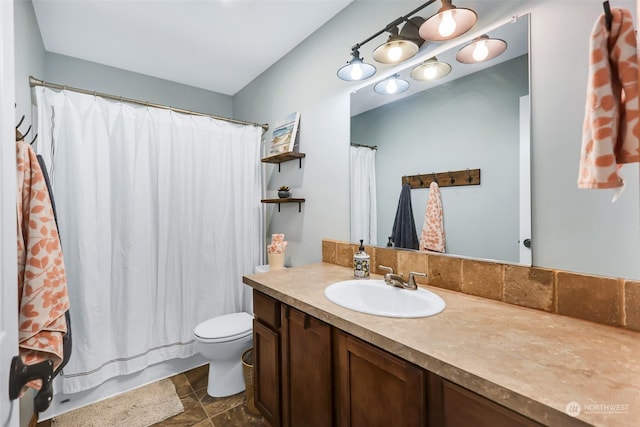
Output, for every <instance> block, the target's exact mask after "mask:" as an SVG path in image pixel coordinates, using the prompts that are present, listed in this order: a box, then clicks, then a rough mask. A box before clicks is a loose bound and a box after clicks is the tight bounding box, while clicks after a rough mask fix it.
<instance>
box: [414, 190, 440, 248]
mask: <svg viewBox="0 0 640 427" xmlns="http://www.w3.org/2000/svg"><path fill="white" fill-rule="evenodd" d="M444 249H445V239H444V216H443V213H442V197H441V195H440V188H439V187H438V184H436V183H435V182H432V183H431V185H430V186H429V200H428V201H427V209H426V211H425V213H424V225H423V226H422V233H421V234H420V250H421V251H434V252H442V253H444Z"/></svg>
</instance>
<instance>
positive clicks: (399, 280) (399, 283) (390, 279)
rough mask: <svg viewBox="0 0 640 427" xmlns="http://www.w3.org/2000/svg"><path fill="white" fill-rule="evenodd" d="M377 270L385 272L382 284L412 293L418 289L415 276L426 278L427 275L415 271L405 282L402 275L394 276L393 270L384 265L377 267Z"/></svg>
mask: <svg viewBox="0 0 640 427" xmlns="http://www.w3.org/2000/svg"><path fill="white" fill-rule="evenodd" d="M378 268H379V269H381V270H386V271H387V274H385V275H384V282H385V283H386V284H387V285H389V286H395V287H397V288H402V289H409V290H412V291H415V290H416V289H418V285H417V284H416V279H415V276H420V277H427V275H426V274H424V273H417V272H415V271H412V272H411V273H409V280H408V281H406V282H405V281H404V274H403V273H400V274H394V272H393V268H391V267H387V266H386V265H379V266H378Z"/></svg>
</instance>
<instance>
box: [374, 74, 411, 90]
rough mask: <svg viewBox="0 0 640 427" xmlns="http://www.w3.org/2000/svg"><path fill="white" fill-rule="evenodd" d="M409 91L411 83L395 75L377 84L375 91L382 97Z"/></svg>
mask: <svg viewBox="0 0 640 427" xmlns="http://www.w3.org/2000/svg"><path fill="white" fill-rule="evenodd" d="M407 89H409V82H408V81H406V80H403V79H401V78H400V75H398V74H394V75H393V76H391V77H389V78H388V79H384V80H381V81H379V82H378V83H376V85H375V86H374V87H373V90H375V91H376V93H379V94H380V95H395V94H397V93H402V92H404V91H406V90H407Z"/></svg>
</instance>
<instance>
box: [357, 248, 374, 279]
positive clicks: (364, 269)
mask: <svg viewBox="0 0 640 427" xmlns="http://www.w3.org/2000/svg"><path fill="white" fill-rule="evenodd" d="M363 242H364V240H360V247H359V248H358V252H356V253H355V255H354V256H353V277H355V278H356V279H368V278H369V265H370V259H371V258H370V257H369V254H368V253H366V252H365V251H364V244H363Z"/></svg>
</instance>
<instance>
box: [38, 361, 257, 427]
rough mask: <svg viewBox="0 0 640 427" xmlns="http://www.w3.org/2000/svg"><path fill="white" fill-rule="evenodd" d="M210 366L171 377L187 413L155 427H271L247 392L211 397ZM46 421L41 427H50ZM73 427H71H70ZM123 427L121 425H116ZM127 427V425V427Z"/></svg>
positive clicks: (39, 425)
mask: <svg viewBox="0 0 640 427" xmlns="http://www.w3.org/2000/svg"><path fill="white" fill-rule="evenodd" d="M208 373H209V365H204V366H201V367H199V368H195V369H192V370H190V371H187V372H184V373H182V374H178V375H175V376H173V377H171V380H172V381H173V384H174V385H175V387H176V393H177V394H178V397H180V400H181V401H182V405H183V406H184V412H182V413H180V414H178V415H175V416H173V417H171V418H169V419H167V420H164V421H162V422H159V423H156V424H153V426H154V427H170V426H179V427H188V426H191V427H245V426H246V427H268V426H269V424H268V423H267V422H266V421H264V420H263V418H262V417H260V416H254V415H252V414H251V413H250V412H249V411H248V410H247V407H246V404H245V402H244V400H245V393H244V392H242V393H239V394H236V395H234V396H230V397H222V398H215V397H211V396H209V395H208V394H207V376H208ZM50 426H51V422H50V421H49V420H48V421H43V422H41V423H38V426H37V427H50ZM70 427H71V426H70ZM114 427H119V426H114ZM123 427H124V426H123Z"/></svg>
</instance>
